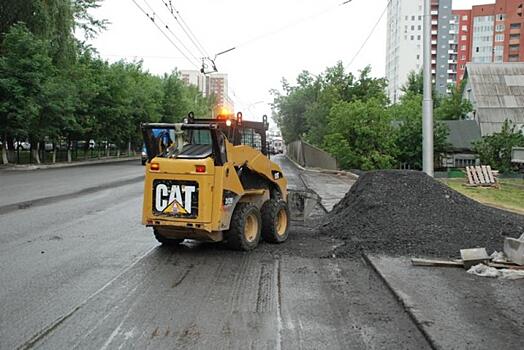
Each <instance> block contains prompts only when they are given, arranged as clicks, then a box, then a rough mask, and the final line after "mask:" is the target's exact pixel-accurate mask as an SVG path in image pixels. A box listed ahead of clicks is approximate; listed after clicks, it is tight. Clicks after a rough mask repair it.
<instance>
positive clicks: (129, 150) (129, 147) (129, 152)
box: [127, 141, 131, 157]
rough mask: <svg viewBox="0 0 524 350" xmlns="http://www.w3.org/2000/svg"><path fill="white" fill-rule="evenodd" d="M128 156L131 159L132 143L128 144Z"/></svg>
mask: <svg viewBox="0 0 524 350" xmlns="http://www.w3.org/2000/svg"><path fill="white" fill-rule="evenodd" d="M127 156H128V157H131V141H129V142H128V143H127Z"/></svg>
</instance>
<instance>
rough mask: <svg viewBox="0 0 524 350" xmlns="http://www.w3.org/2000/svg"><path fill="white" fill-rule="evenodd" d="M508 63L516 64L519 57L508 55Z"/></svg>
mask: <svg viewBox="0 0 524 350" xmlns="http://www.w3.org/2000/svg"><path fill="white" fill-rule="evenodd" d="M508 58H509V59H508V61H509V62H518V61H519V55H509V57H508Z"/></svg>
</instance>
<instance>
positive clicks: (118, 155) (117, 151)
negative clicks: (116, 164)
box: [116, 148, 120, 158]
mask: <svg viewBox="0 0 524 350" xmlns="http://www.w3.org/2000/svg"><path fill="white" fill-rule="evenodd" d="M116 157H117V158H120V148H119V149H117V150H116Z"/></svg>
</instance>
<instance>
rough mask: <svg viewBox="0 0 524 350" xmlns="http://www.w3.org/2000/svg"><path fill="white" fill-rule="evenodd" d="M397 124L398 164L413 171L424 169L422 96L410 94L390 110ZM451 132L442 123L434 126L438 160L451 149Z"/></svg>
mask: <svg viewBox="0 0 524 350" xmlns="http://www.w3.org/2000/svg"><path fill="white" fill-rule="evenodd" d="M389 114H390V116H391V120H393V121H394V122H393V123H394V124H395V132H394V142H395V148H396V152H397V153H396V159H397V161H398V163H400V164H403V165H405V166H407V167H409V168H411V169H422V95H420V94H412V93H408V94H406V95H404V96H402V98H401V100H400V103H397V104H395V105H393V106H391V107H390V108H389ZM448 133H449V130H448V129H447V127H446V126H445V125H444V124H442V123H441V122H439V121H437V120H435V121H434V124H433V147H434V155H435V158H437V157H438V156H439V155H440V154H441V153H445V152H446V151H447V150H448V149H449V145H448V143H447V136H448Z"/></svg>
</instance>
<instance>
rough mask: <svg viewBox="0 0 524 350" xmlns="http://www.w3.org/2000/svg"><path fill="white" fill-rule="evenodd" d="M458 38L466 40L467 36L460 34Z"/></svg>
mask: <svg viewBox="0 0 524 350" xmlns="http://www.w3.org/2000/svg"><path fill="white" fill-rule="evenodd" d="M460 40H468V37H467V36H466V35H462V36H461V37H460Z"/></svg>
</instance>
